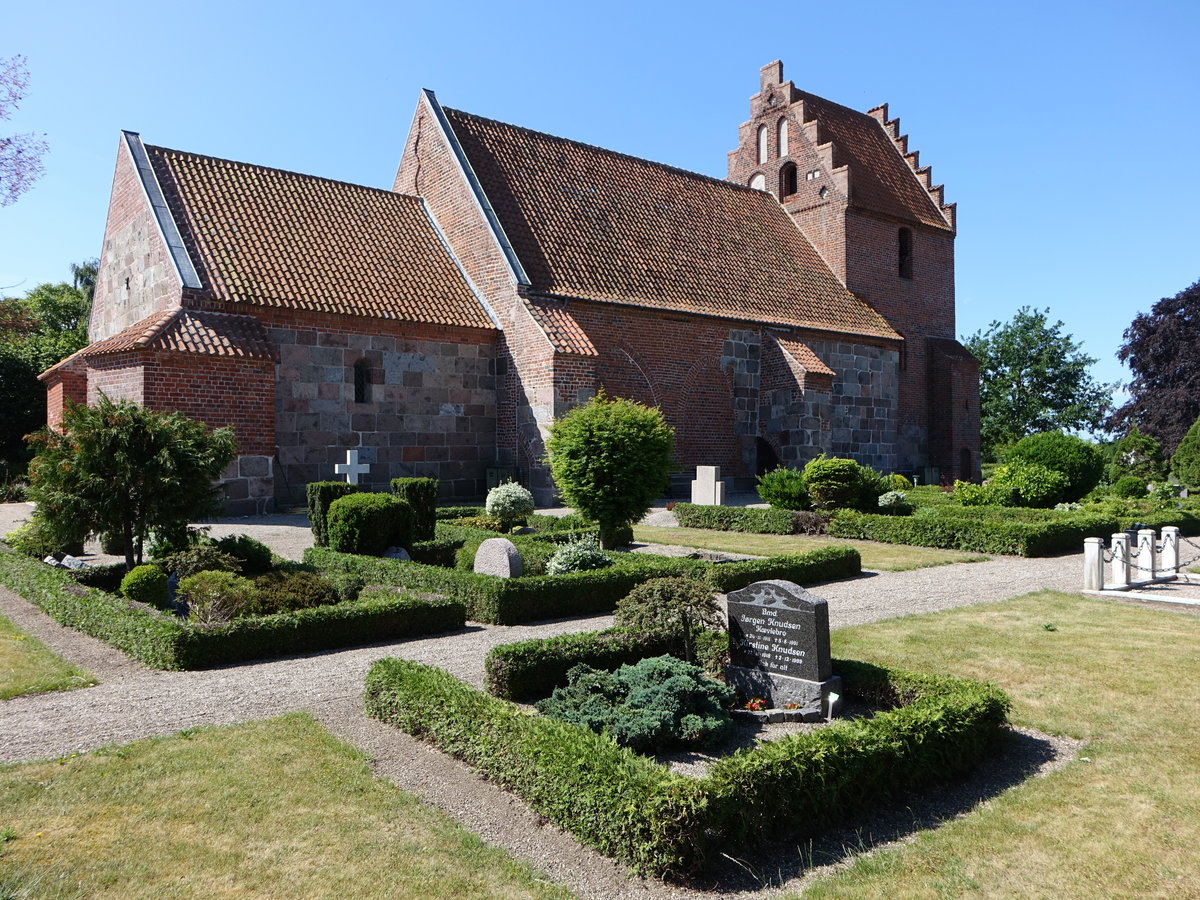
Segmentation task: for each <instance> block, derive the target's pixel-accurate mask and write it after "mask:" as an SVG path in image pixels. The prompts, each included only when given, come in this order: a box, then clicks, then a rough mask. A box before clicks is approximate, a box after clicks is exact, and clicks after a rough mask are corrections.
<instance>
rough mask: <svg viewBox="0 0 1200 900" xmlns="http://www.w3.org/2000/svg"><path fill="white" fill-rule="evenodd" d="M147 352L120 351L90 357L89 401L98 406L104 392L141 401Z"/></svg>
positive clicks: (120, 398) (135, 401)
mask: <svg viewBox="0 0 1200 900" xmlns="http://www.w3.org/2000/svg"><path fill="white" fill-rule="evenodd" d="M147 355H148V354H146V353H144V352H141V353H120V354H116V355H113V356H101V357H98V358H96V359H89V360H88V377H87V402H88V406H95V404H96V401H97V400H98V399H99V397H100V395H101V394H104V396H106V397H107V398H108V399H109V400H132V401H133V402H134V403H141V402H142V391H143V369H144V367H145V363H146V357H147Z"/></svg>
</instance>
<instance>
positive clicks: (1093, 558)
mask: <svg viewBox="0 0 1200 900" xmlns="http://www.w3.org/2000/svg"><path fill="white" fill-rule="evenodd" d="M1083 589H1084V590H1085V591H1102V590H1104V538H1084V540H1083Z"/></svg>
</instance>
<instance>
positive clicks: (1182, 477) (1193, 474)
mask: <svg viewBox="0 0 1200 900" xmlns="http://www.w3.org/2000/svg"><path fill="white" fill-rule="evenodd" d="M1171 471H1172V472H1174V473H1175V477H1176V478H1178V479H1179V481H1180V483H1182V484H1186V485H1187V486H1188V487H1200V418H1198V419H1196V421H1195V422H1193V423H1192V427H1191V428H1189V429H1188V433H1187V434H1185V435H1184V436H1183V440H1182V441H1180V442H1179V446H1178V447H1176V448H1175V455H1174V456H1172V457H1171Z"/></svg>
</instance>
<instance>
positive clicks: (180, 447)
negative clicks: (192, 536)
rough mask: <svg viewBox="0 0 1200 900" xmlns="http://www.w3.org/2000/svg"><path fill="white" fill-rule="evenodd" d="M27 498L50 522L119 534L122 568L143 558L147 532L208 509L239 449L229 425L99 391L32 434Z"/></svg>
mask: <svg viewBox="0 0 1200 900" xmlns="http://www.w3.org/2000/svg"><path fill="white" fill-rule="evenodd" d="M34 446H35V448H36V449H37V451H38V455H37V456H36V457H35V458H34V460H33V462H32V463H31V464H30V467H29V470H30V476H31V479H30V487H29V492H30V497H31V499H33V500H34V501H35V502H36V503H37V504H38V512H39V513H40V514H41V515H42V516H43V517H44V518H45V519H46V520H47V521H49V522H50V523H51V524H52V525H54V524H56V523H60V524H61V523H72V524H74V525H76V526H79V527H86V530H87V531H89V532H93V533H103V534H113V535H120V536H121V537H123V538H124V544H125V548H126V549H125V566H126V568H127V569H129V570H132V569H133V568H134V566H136V565H140V564H141V561H142V546H143V543H144V541H145V539H146V535H147V534H148V533H149V532H150V531H151V530H152V529H156V528H162V527H167V526H170V525H173V524H175V523H177V522H180V521H185V522H186V521H192V520H194V519H196V518H199V517H201V516H204V515H207V514H208V513H210V512H211V511H212V510H213V509H214V508H215V507H216V505H217V501H218V499H219V497H220V490H219V488H217V487H216V486H214V484H213V482H214V481H215V480H216V478H217V477H218V476H219V475H220V474H221V471H222V470H223V469H224V468H225V467H226V466H227V465H229V463H230V462H231V461H232V460H233V458H234V455H235V453H236V448H235V445H234V439H233V430H232V429H231V428H217V429H215V430H213V431H209V430H208V429H207V427H206V426H205V425H204V424H203V423H201V422H196V421H194V420H192V419H189V418H187V417H186V416H183V415H181V414H179V413H164V412H156V411H154V410H150V409H146V408H145V407H143V406H138V405H137V404H136V403H132V402H130V401H128V400H121V401H119V402H116V403H114V402H112V401H111V400H109V399H108V398H107V397H105V396H103V395H101V396H100V400H99V402H98V403H97V404H96V405H95V406H83V405H80V404H68V407H67V410H66V412H65V413H64V415H63V421H62V431H61V432H60V431H55V430H53V429H43V430H42V431H41V432H39V433H38V434H37V435H36V436H35V438H34Z"/></svg>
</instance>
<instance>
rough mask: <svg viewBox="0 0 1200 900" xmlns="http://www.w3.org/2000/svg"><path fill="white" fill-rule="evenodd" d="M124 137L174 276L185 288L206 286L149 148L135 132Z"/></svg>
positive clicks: (193, 288) (126, 132)
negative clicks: (154, 165) (184, 237)
mask: <svg viewBox="0 0 1200 900" xmlns="http://www.w3.org/2000/svg"><path fill="white" fill-rule="evenodd" d="M121 134H122V136H123V137H124V139H125V147H126V148H127V149H128V150H129V155H130V157H131V158H132V159H133V164H134V168H135V169H136V170H137V174H138V182H139V183H140V184H141V186H142V192H143V193H144V195H145V197H146V202H147V203H149V204H150V208H151V210H152V211H153V213H154V221H155V224H157V226H158V233H159V235H160V236H161V237H162V239H163V243H164V244H166V246H167V250H168V251H169V254H170V257H171V262H172V263H173V264H174V267H175V274H176V275H178V276H179V282H180V284H181V285H182V286H183V287H184V288H190V289H192V290H200V289H201V288H202V287H203V285H201V283H200V276H199V275H198V274H197V272H196V265H195V263H194V262H193V261H192V257H191V254H189V253H188V250H187V247H186V246H185V245H184V243H183V235H182V234H180V231H179V226H178V224H177V223H176V222H175V217H174V216H173V215H172V214H171V209H170V207H169V206H168V205H167V198H166V197H165V196H164V194H163V192H162V186H161V185H159V183H158V177H157V176H156V175H155V174H154V167H153V166H151V165H150V157H149V156H148V155H147V153H146V148H145V146H144V145H143V144H142V138H141V135H139V134H138V133H137V132H136V131H122V132H121Z"/></svg>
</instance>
